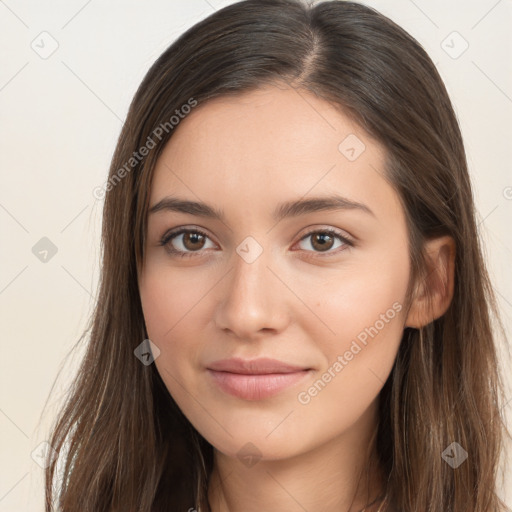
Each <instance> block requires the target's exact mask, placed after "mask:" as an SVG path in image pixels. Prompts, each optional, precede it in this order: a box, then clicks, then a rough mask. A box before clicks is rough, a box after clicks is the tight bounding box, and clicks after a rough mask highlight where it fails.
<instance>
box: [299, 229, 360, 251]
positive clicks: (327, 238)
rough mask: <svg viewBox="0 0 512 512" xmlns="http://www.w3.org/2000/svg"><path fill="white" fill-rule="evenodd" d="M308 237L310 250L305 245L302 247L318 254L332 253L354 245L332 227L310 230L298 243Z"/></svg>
mask: <svg viewBox="0 0 512 512" xmlns="http://www.w3.org/2000/svg"><path fill="white" fill-rule="evenodd" d="M308 239H309V240H310V242H309V246H310V247H311V248H312V249H311V250H310V249H309V248H307V247H306V248H304V247H302V249H303V250H305V251H306V252H309V253H311V252H313V253H317V254H318V255H319V256H324V254H321V253H325V256H330V255H334V254H337V253H339V252H340V251H343V250H345V249H346V248H347V247H353V246H354V244H353V243H352V241H351V240H350V239H348V238H347V237H345V236H343V235H342V234H341V233H338V232H337V231H335V230H334V229H317V230H316V231H310V232H309V233H307V234H306V235H304V236H303V237H302V238H301V240H300V243H304V242H306V241H307V240H308ZM336 240H338V245H335V244H336ZM331 249H334V250H331ZM336 249H337V250H336Z"/></svg>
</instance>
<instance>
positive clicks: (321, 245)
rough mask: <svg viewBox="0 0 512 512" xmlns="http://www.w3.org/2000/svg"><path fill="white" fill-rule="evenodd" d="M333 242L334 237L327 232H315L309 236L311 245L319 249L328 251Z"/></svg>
mask: <svg viewBox="0 0 512 512" xmlns="http://www.w3.org/2000/svg"><path fill="white" fill-rule="evenodd" d="M333 244H334V237H332V236H331V235H329V234H328V233H315V234H313V236H312V237H311V245H312V246H313V247H314V248H315V249H318V250H320V251H328V250H329V249H331V248H332V246H333Z"/></svg>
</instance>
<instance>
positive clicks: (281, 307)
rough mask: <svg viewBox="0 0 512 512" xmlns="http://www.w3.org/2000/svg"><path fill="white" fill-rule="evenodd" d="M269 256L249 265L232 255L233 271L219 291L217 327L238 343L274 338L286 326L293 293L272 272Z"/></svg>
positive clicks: (265, 255) (237, 255) (273, 271)
mask: <svg viewBox="0 0 512 512" xmlns="http://www.w3.org/2000/svg"><path fill="white" fill-rule="evenodd" d="M269 253H270V251H265V250H264V251H263V252H262V253H261V254H260V255H259V256H258V258H256V260H255V261H252V262H249V261H250V260H246V259H244V258H243V257H241V256H240V255H239V254H238V253H236V252H235V253H234V255H233V268H232V269H231V271H230V272H229V273H228V275H227V276H226V278H225V279H224V280H223V281H224V283H223V284H222V285H221V286H220V288H219V294H220V295H219V297H220V298H219V300H218V304H217V307H216V311H215V322H216V325H217V327H218V328H219V329H222V330H223V331H225V332H226V333H229V334H230V335H232V336H233V337H235V338H237V339H240V340H246V341H250V340H255V339H257V338H259V337H261V336H265V335H269V334H276V333H279V332H281V331H282V330H284V329H285V328H286V326H287V325H288V323H289V320H290V314H289V309H288V308H289V306H290V302H289V300H290V295H292V293H291V292H290V291H289V290H288V289H287V288H286V285H285V284H283V281H285V279H282V278H281V279H280V278H279V277H278V276H277V275H276V274H278V273H277V272H276V271H275V270H273V268H272V267H273V265H272V262H271V261H270V260H271V258H270V256H269Z"/></svg>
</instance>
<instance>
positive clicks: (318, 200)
mask: <svg viewBox="0 0 512 512" xmlns="http://www.w3.org/2000/svg"><path fill="white" fill-rule="evenodd" d="M329 210H332V211H339V210H358V211H361V212H364V213H367V214H369V215H372V216H373V217H375V213H373V211H372V210H371V209H370V208H369V207H368V206H367V205H365V204H363V203H359V202H357V201H352V200H350V199H347V198H346V197H342V196H339V195H329V196H322V197H311V198H309V199H298V200H295V201H287V202H285V203H282V204H280V205H278V206H277V208H276V209H275V210H274V212H273V213H272V218H273V219H274V220H275V221H281V220H282V219H285V218H289V217H298V216H299V215H305V214H307V213H313V212H320V211H329ZM161 211H174V212H181V213H188V214H190V215H196V216H198V217H206V218H211V219H218V220H221V221H223V222H224V221H225V215H224V212H223V210H218V209H216V208H214V207H212V206H210V205H208V204H206V203H200V202H197V201H189V200H186V199H181V198H179V197H171V196H168V197H164V198H163V199H161V200H160V201H158V203H156V204H154V205H153V206H151V207H150V208H149V214H152V213H156V212H161Z"/></svg>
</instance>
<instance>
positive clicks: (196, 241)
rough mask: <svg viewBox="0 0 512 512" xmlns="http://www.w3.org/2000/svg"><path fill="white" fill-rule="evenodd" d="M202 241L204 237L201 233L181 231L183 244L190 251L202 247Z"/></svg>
mask: <svg viewBox="0 0 512 512" xmlns="http://www.w3.org/2000/svg"><path fill="white" fill-rule="evenodd" d="M204 242H205V237H204V236H203V235H202V234H201V233H197V232H190V233H183V246H184V247H185V248H186V249H188V250H190V251H197V250H198V249H202V247H203V245H204Z"/></svg>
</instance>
